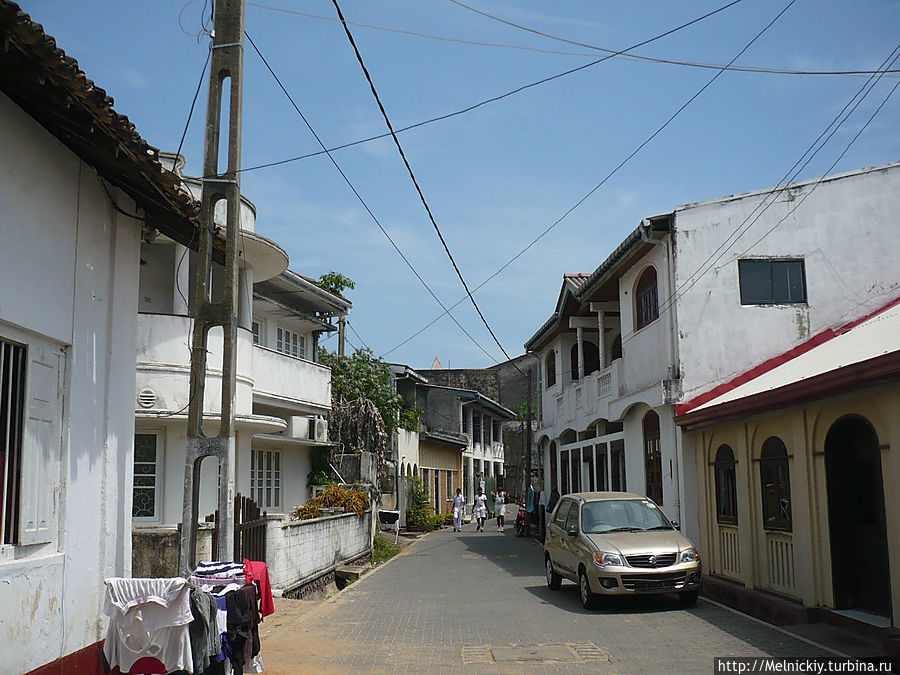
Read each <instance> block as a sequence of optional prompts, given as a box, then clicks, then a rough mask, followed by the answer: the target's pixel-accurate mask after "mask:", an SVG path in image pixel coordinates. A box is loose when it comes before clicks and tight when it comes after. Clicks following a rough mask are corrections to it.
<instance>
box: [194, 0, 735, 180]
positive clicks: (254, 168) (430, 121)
mask: <svg viewBox="0 0 900 675" xmlns="http://www.w3.org/2000/svg"><path fill="white" fill-rule="evenodd" d="M736 2H740V0H733V1H732V2H730V3H729V4H727V5H724V6H722V7H719V8H718V9H715V10H713V11H711V12H707V13H706V14H704V15H703V16H699V17H697V18H696V19H692V20H691V21H688V22H687V23H683V24H681V25H680V26H676V27H675V28H672V29H670V30H667V31H666V32H665V33H660V34H659V35H656V36H654V37H652V38H648V39H646V40H643V41H641V42H638V43H637V44H634V45H632V46H630V47H626V48H625V49H623V50H621V51H618V52H613V53H612V54H609V55H607V56H603V57H601V58H599V59H594V60H593V61H590V62H588V63H585V64H583V65H580V66H577V67H575V68H570V69H569V70H565V71H563V72H561V73H557V74H556V75H550V76H548V77H545V78H542V79H540V80H536V81H534V82H530V83H528V84H524V85H522V86H520V87H516V88H515V89H511V90H509V91H507V92H506V93H503V94H498V95H497V96H492V97H491V98H487V99H484V100H483V101H479V102H478V103H473V104H472V105H469V106H466V107H465V108H461V109H460V110H456V111H454V112H450V113H446V114H443V115H438V116H437V117H432V118H430V119H427V120H423V121H421V122H416V123H415V124H410V125H408V126H405V127H401V128H399V129H397V130H396V133H398V134H401V133H403V132H405V131H410V130H412V129H418V128H419V127H423V126H425V125H428V124H433V123H435V122H442V121H444V120H447V119H450V118H452V117H457V116H458V115H464V114H465V113H469V112H472V111H473V110H476V109H478V108H480V107H482V106H485V105H488V104H490V103H496V102H497V101H501V100H503V99H505V98H508V97H510V96H513V95H514V94H518V93H520V92H523V91H526V90H527V89H531V88H532V87H537V86H539V85H541V84H546V83H547V82H552V81H553V80H558V79H559V78H561V77H566V76H567V75H572V74H573V73H577V72H580V71H582V70H586V69H587V68H591V67H592V66H596V65H597V64H598V63H603V62H604V61H608V60H609V59H611V58H613V57H614V56H616V55H620V54H625V53H627V52H629V51H631V50H632V49H637V48H638V47H642V46H643V45H647V44H650V43H651V42H655V41H656V40H659V39H661V38H664V37H666V36H668V35H671V34H673V33H676V32H678V31H680V30H682V29H684V28H687V27H688V26H691V25H693V24H695V23H698V22H700V21H703V20H704V19H708V18H709V17H711V16H713V15H714V14H718V13H719V12H721V11H724V10H725V9H728V8H729V7H731V6H732V5H734V4H735V3H736ZM390 135H391V134H390V133H389V132H388V133H383V134H377V135H375V136H369V137H368V138H362V139H360V140H357V141H352V142H349V143H344V144H343V145H337V146H334V147H332V148H325V147H324V146H323V147H322V150H317V151H316V152H309V153H306V154H303V155H297V156H296V157H289V158H287V159H280V160H277V161H275V162H267V163H265V164H257V165H255V166H249V167H245V168H242V169H241V170H240V173H245V172H248V171H257V170H259V169H268V168H271V167H273V166H281V165H282V164H290V163H292V162H298V161H300V160H302V159H309V158H310V157H317V156H319V155H324V154H328V153H331V152H335V151H337V150H343V149H344V148H349V147H353V146H354V145H360V144H362V143H368V142H370V141H377V140H380V139H382V138H387V137H388V136H390ZM210 177H211V178H214V177H215V176H210Z"/></svg>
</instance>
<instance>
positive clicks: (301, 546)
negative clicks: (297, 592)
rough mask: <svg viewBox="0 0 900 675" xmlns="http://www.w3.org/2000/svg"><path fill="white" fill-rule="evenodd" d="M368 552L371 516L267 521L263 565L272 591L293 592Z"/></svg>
mask: <svg viewBox="0 0 900 675" xmlns="http://www.w3.org/2000/svg"><path fill="white" fill-rule="evenodd" d="M371 550H372V515H371V513H367V514H366V515H365V516H363V517H362V518H359V517H358V516H357V515H356V514H353V513H345V514H340V515H336V516H326V517H324V518H313V519H311V520H293V521H284V522H282V521H281V519H280V518H273V517H271V516H270V518H269V523H268V529H267V530H266V558H267V559H266V564H267V565H268V566H269V579H270V581H271V582H272V587H273V588H278V589H282V590H288V589H292V588H295V587H297V586H299V585H301V584H304V583H306V582H309V581H312V580H313V579H315V578H317V577H319V576H321V575H323V574H327V573H328V572H331V571H332V570H334V568H335V567H336V566H337V565H341V564H343V563H345V562H348V561H350V560H353V559H355V558H358V557H360V556H362V555H365V554H366V553H367V552H368V551H371Z"/></svg>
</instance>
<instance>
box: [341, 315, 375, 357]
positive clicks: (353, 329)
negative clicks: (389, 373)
mask: <svg viewBox="0 0 900 675" xmlns="http://www.w3.org/2000/svg"><path fill="white" fill-rule="evenodd" d="M344 323H345V324H346V325H347V326H349V327H350V330H352V331H353V334H354V335H355V336H356V337H357V338H359V341H360V342H362V346H363V347H365V348H366V349H369V345H367V344H366V341H365V340H363V339H362V335H360V334H359V333H357V332H356V329H355V328H354V327H353V324H352V323H350V322H349V321H346V320H345V321H344ZM345 337H346V336H345ZM370 351H371V350H370Z"/></svg>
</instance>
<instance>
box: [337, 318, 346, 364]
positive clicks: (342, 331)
mask: <svg viewBox="0 0 900 675" xmlns="http://www.w3.org/2000/svg"><path fill="white" fill-rule="evenodd" d="M346 339H347V319H346V318H345V317H344V316H339V317H338V356H343V355H344V340H346Z"/></svg>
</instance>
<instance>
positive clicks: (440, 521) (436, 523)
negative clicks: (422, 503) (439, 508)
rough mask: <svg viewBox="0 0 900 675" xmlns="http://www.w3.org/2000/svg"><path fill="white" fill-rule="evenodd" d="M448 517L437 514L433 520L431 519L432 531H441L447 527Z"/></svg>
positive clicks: (432, 517)
mask: <svg viewBox="0 0 900 675" xmlns="http://www.w3.org/2000/svg"><path fill="white" fill-rule="evenodd" d="M446 524H447V522H446V517H445V516H444V514H442V513H435V514H434V515H433V516H431V518H429V525H430V526H431V527H430V529H432V530H439V529H441V527H443V526H444V525H446Z"/></svg>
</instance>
